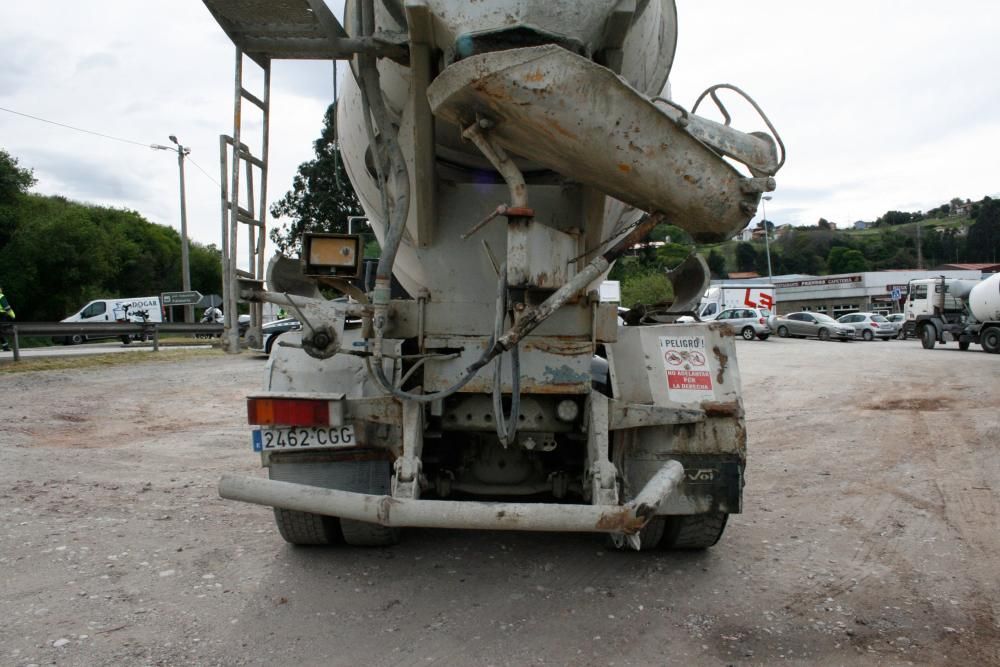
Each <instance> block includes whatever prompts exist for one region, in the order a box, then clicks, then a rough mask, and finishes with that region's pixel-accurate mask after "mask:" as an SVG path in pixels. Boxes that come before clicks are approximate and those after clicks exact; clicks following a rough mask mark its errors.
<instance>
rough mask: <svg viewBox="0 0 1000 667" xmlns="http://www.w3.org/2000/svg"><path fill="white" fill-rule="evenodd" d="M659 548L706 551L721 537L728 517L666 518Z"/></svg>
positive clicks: (720, 513) (697, 515)
mask: <svg viewBox="0 0 1000 667" xmlns="http://www.w3.org/2000/svg"><path fill="white" fill-rule="evenodd" d="M666 519H667V520H666V530H665V531H664V534H663V539H662V540H661V541H660V546H661V547H662V548H664V549H707V548H709V547H711V546H713V545H715V543H716V542H718V541H719V539H720V538H721V537H722V532H723V531H724V530H725V529H726V521H728V520H729V515H728V514H724V513H722V512H713V513H708V514H690V515H684V516H669V517H666Z"/></svg>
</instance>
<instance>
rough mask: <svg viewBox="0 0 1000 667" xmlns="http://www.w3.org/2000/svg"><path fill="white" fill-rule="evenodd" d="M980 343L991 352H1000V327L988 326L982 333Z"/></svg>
mask: <svg viewBox="0 0 1000 667" xmlns="http://www.w3.org/2000/svg"><path fill="white" fill-rule="evenodd" d="M979 340H980V344H981V345H982V346H983V349H984V350H986V351H987V352H989V353H990V354H997V353H1000V327H987V329H986V330H985V331H983V333H982V334H980V338H979Z"/></svg>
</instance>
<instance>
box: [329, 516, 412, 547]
mask: <svg viewBox="0 0 1000 667" xmlns="http://www.w3.org/2000/svg"><path fill="white" fill-rule="evenodd" d="M340 532H341V533H342V534H343V536H344V541H345V542H347V543H348V544H349V545H351V546H352V547H391V546H392V545H393V544H396V543H398V542H399V528H389V527H387V526H381V525H379V524H377V523H368V522H365V521H354V520H353V519H341V520H340Z"/></svg>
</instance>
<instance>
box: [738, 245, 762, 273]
mask: <svg viewBox="0 0 1000 667" xmlns="http://www.w3.org/2000/svg"><path fill="white" fill-rule="evenodd" d="M756 261H757V250H756V249H755V248H754V247H753V244H752V243H747V242H746V241H741V242H739V243H737V244H736V270H737V271H753V270H754V268H755V267H754V264H755V263H756Z"/></svg>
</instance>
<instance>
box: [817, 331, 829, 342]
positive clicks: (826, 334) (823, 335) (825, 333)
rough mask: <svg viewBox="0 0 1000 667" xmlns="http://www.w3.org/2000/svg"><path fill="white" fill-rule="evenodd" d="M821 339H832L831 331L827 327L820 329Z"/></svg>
mask: <svg viewBox="0 0 1000 667" xmlns="http://www.w3.org/2000/svg"><path fill="white" fill-rule="evenodd" d="M819 339H820V340H830V332H829V331H828V330H827V329H820V330H819Z"/></svg>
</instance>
